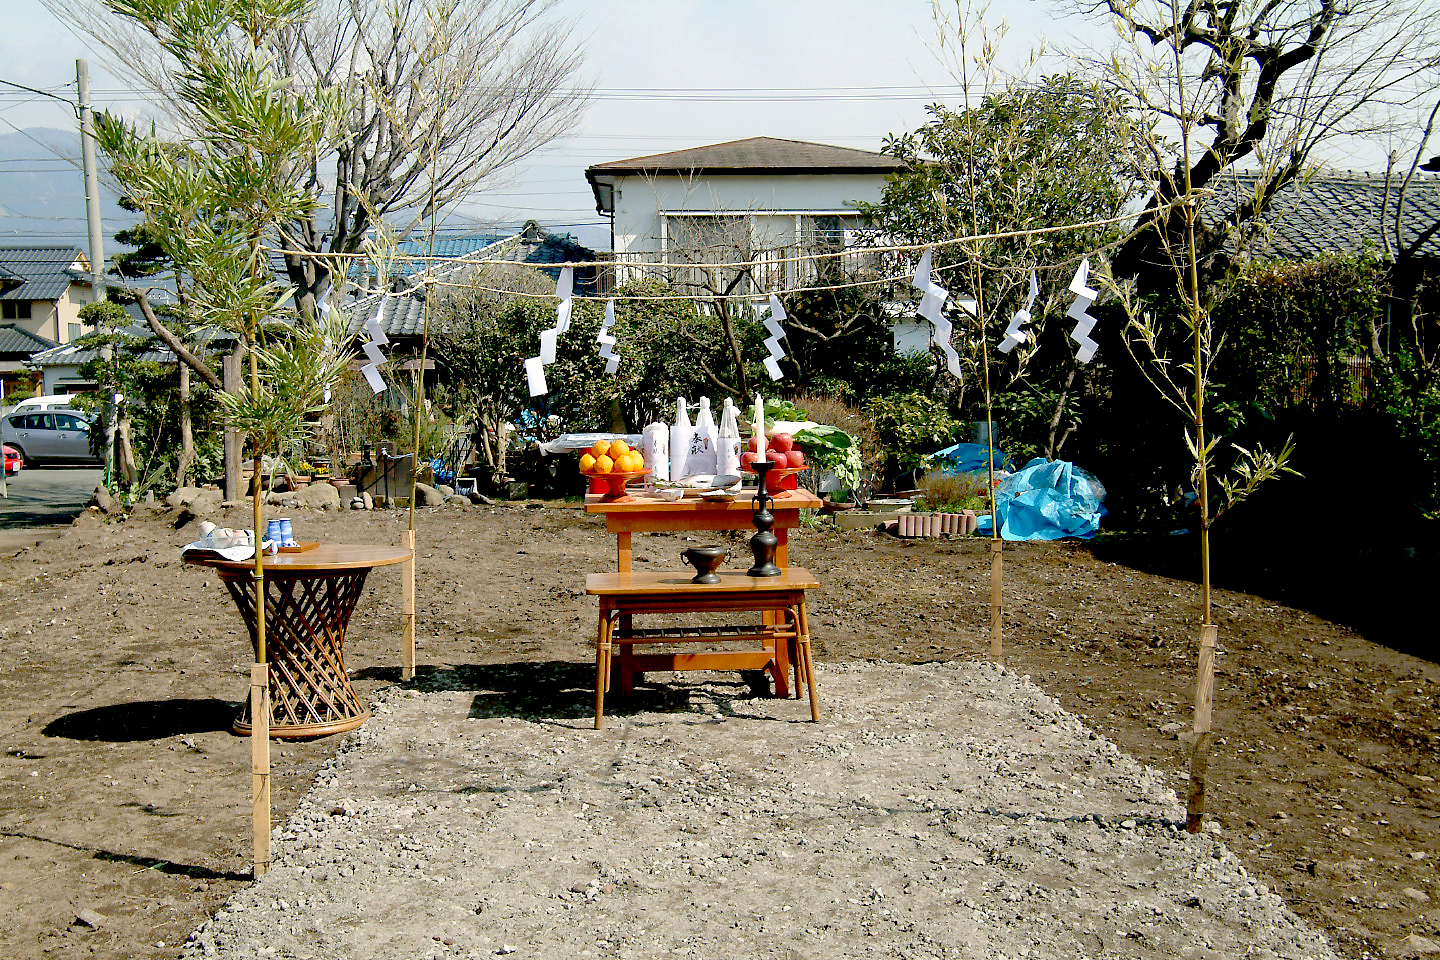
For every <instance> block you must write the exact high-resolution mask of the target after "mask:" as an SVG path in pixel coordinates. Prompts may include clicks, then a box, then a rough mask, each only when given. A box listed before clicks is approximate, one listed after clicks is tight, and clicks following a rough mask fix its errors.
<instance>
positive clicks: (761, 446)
mask: <svg viewBox="0 0 1440 960" xmlns="http://www.w3.org/2000/svg"><path fill="white" fill-rule="evenodd" d="M754 427H755V453H756V455H757V456H756V459H757V460H764V459H765V401H763V400H761V399H760V394H758V393H757V394H755V418H754Z"/></svg>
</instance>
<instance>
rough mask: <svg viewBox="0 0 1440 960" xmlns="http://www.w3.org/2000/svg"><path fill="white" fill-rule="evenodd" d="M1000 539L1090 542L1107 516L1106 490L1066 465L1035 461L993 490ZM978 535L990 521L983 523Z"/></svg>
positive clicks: (1084, 472) (1078, 469) (1091, 477)
mask: <svg viewBox="0 0 1440 960" xmlns="http://www.w3.org/2000/svg"><path fill="white" fill-rule="evenodd" d="M995 513H996V515H997V516H998V517H999V518H1000V539H1002V540H1063V539H1064V538H1066V537H1079V538H1081V539H1085V540H1088V539H1090V538H1091V537H1093V536H1095V534H1096V533H1098V532H1099V530H1100V518H1101V517H1103V516H1104V515H1105V486H1104V484H1102V483H1101V482H1100V481H1099V480H1097V479H1096V478H1095V475H1094V474H1092V473H1091V472H1090V471H1088V470H1085V469H1083V468H1081V467H1077V466H1075V464H1073V463H1070V462H1068V461H1065V460H1046V459H1045V458H1043V457H1036V458H1035V459H1034V460H1031V461H1030V462H1029V463H1027V464H1025V466H1024V467H1022V468H1021V469H1020V470H1019V472H1017V473H1013V474H1011V475H1010V476H1008V477H1006V478H1005V479H1004V480H1002V481H1000V484H999V485H998V486H997V487H996V488H995ZM981 521H982V522H981V530H982V532H983V531H984V530H988V529H989V523H988V521H989V518H988V517H983V518H981Z"/></svg>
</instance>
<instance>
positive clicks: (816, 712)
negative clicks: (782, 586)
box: [796, 598, 820, 723]
mask: <svg viewBox="0 0 1440 960" xmlns="http://www.w3.org/2000/svg"><path fill="white" fill-rule="evenodd" d="M796 610H797V612H798V613H799V615H800V620H799V632H800V642H799V643H798V644H797V646H798V648H799V651H800V656H799V658H798V659H799V660H800V662H801V664H802V665H803V671H804V673H805V685H806V687H807V688H808V690H809V691H810V719H811V720H813V721H815V722H816V723H819V722H820V701H819V699H817V698H816V696H815V659H814V657H812V656H811V653H810V618H809V617H808V616H807V615H806V612H805V600H804V598H801V600H800V603H799V605H798V606H797V607H796Z"/></svg>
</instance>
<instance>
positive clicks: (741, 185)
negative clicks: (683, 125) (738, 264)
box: [585, 137, 901, 292]
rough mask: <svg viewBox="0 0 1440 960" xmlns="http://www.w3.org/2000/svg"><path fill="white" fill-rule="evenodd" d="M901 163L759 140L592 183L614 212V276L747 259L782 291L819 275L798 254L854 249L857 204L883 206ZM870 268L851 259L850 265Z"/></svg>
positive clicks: (758, 276) (647, 163)
mask: <svg viewBox="0 0 1440 960" xmlns="http://www.w3.org/2000/svg"><path fill="white" fill-rule="evenodd" d="M900 167H901V164H900V162H899V161H897V160H895V159H894V158H892V157H887V156H885V155H884V154H879V153H872V152H870V151H868V150H853V149H850V148H848V147H832V146H826V145H825V144H819V143H805V142H802V141H799V140H777V139H774V138H771V137H752V138H751V139H748V140H736V141H734V142H731V143H719V144H714V145H711V146H705V147H695V148H692V149H689V150H677V151H675V152H673V153H662V154H656V155H653V156H648V157H636V158H634V159H631V160H616V161H612V162H610V163H601V164H596V165H595V166H592V167H590V168H589V169H587V170H586V171H585V179H586V180H588V181H589V182H590V189H591V190H592V191H593V192H594V194H595V206H596V209H597V210H598V211H599V212H600V213H602V214H605V215H606V216H608V217H610V237H611V249H612V250H613V256H614V259H615V261H616V280H617V281H623V280H626V279H630V278H632V277H635V276H637V271H636V270H635V269H634V268H633V267H631V268H627V266H626V264H627V262H629V263H635V262H661V263H675V264H683V263H695V262H708V263H714V262H722V261H723V262H729V261H732V260H744V261H753V262H754V263H756V264H757V266H756V268H755V270H754V271H753V274H754V279H755V281H756V282H757V283H758V284H759V285H761V286H763V287H765V288H767V289H768V290H769V291H773V292H778V291H780V290H783V289H786V288H788V287H793V286H797V285H799V284H800V283H802V282H803V281H805V280H808V279H809V278H810V277H811V276H813V270H814V268H815V265H814V263H813V262H809V261H805V260H803V259H801V260H795V259H792V258H794V257H797V256H800V255H803V254H806V253H814V252H829V253H839V252H840V251H842V250H844V249H845V248H846V247H847V246H849V243H848V241H849V240H850V239H851V238H852V237H853V235H854V233H855V231H857V230H858V229H859V228H860V227H861V226H862V221H861V218H860V216H859V213H858V212H857V204H858V203H859V202H861V201H865V202H870V203H874V202H878V201H879V200H880V198H881V194H882V192H883V191H884V187H885V176H886V174H889V173H891V172H893V171H895V170H898V169H900ZM832 262H833V261H832ZM863 266H864V264H863V256H862V255H858V254H857V255H856V259H854V260H850V259H849V258H847V262H846V269H849V270H853V269H857V268H863ZM681 275H682V276H683V273H682V274H681ZM676 278H677V277H676V275H675V274H672V276H671V279H672V280H675V279H676ZM692 279H693V278H692ZM749 292H754V291H749Z"/></svg>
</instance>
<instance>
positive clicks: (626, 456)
mask: <svg viewBox="0 0 1440 960" xmlns="http://www.w3.org/2000/svg"><path fill="white" fill-rule="evenodd" d="M644 469H645V456H644V454H642V453H641V452H640V451H639V450H635V449H632V448H631V446H630V444H628V443H626V442H625V441H624V440H596V441H595V443H594V444H592V445H591V447H590V449H589V450H588V451H586V452H585V453H583V454H581V455H580V472H581V473H584V474H599V475H604V474H611V473H639V472H641V471H643V470H644Z"/></svg>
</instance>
